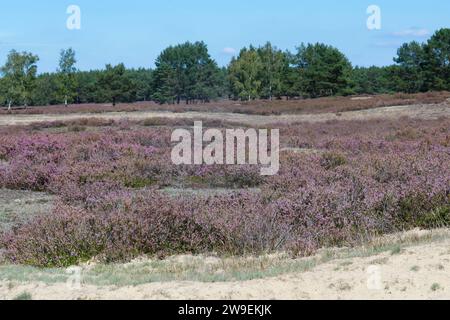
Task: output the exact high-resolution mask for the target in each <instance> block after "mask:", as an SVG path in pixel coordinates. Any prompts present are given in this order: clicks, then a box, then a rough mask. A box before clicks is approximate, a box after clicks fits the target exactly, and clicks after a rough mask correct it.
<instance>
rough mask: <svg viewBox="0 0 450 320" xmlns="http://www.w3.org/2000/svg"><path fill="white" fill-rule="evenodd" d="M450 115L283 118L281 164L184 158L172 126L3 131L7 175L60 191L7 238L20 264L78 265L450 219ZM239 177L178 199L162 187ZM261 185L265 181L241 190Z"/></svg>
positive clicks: (287, 246) (306, 241)
mask: <svg viewBox="0 0 450 320" xmlns="http://www.w3.org/2000/svg"><path fill="white" fill-rule="evenodd" d="M449 121H450V120H449V119H439V120H429V121H425V120H421V121H419V120H411V119H401V120H396V121H394V120H373V121H352V122H338V121H332V122H329V123H320V124H308V123H302V124H298V125H295V126H292V125H290V126H283V127H281V143H282V145H283V147H285V148H286V150H291V151H284V152H282V153H281V158H280V159H281V169H280V172H279V174H278V175H276V176H273V177H264V178H263V177H261V176H260V175H259V168H257V167H253V166H219V165H216V166H175V165H173V164H172V163H171V160H170V152H171V143H170V134H171V129H170V128H159V127H158V128H148V127H146V126H145V125H144V126H138V125H130V123H128V122H123V123H120V124H115V125H116V126H117V127H116V128H115V130H112V129H111V128H109V127H108V126H103V124H102V125H101V127H99V128H98V130H92V131H79V132H74V131H67V132H59V133H51V132H44V131H39V132H35V131H31V132H29V131H26V132H24V131H21V130H17V131H15V132H12V133H11V134H9V135H2V136H0V160H1V161H0V187H6V188H16V189H29V190H41V191H47V192H51V193H53V194H55V195H57V196H58V197H59V200H60V204H59V205H58V206H57V207H56V208H55V210H54V211H53V212H51V213H47V214H44V215H41V216H38V217H36V218H35V219H33V220H31V221H28V222H26V223H23V224H20V225H16V226H15V227H14V228H13V229H12V230H10V231H8V232H7V233H6V234H4V235H2V236H1V237H0V238H1V241H0V242H1V247H3V250H4V252H5V256H6V257H7V258H8V259H9V260H10V261H12V262H14V263H23V264H31V265H36V266H67V265H71V264H77V263H80V262H83V261H86V260H89V259H92V258H98V259H102V260H103V261H106V262H112V261H126V260H129V259H132V258H134V257H137V256H139V255H144V254H147V255H158V256H164V255H170V254H177V253H194V254H196V253H210V252H215V253H219V254H234V255H243V254H261V253H266V252H273V251H277V250H285V251H289V252H292V253H293V254H296V255H308V254H312V253H314V252H315V251H316V250H317V249H319V248H321V247H324V246H351V245H355V244H358V243H360V242H361V241H363V240H366V239H369V238H371V237H373V236H376V235H380V234H385V233H390V232H395V231H399V230H407V229H410V228H415V227H422V228H434V227H443V226H448V225H450V201H449V200H450V131H449V130H450V129H449V128H450V122H449ZM165 187H171V188H185V187H188V188H194V189H200V190H201V189H202V188H231V189H239V191H236V192H230V193H229V194H222V195H220V196H209V197H204V196H198V197H182V198H180V197H170V196H162V195H161V193H160V192H159V191H160V189H163V188H165ZM254 187H258V188H259V189H260V190H261V192H260V193H255V192H244V191H242V188H244V189H245V188H254Z"/></svg>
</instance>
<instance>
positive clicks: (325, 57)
mask: <svg viewBox="0 0 450 320" xmlns="http://www.w3.org/2000/svg"><path fill="white" fill-rule="evenodd" d="M294 66H295V68H296V69H297V72H298V74H299V85H300V88H299V89H300V90H301V92H299V94H300V95H306V96H308V97H312V98H316V97H323V96H331V95H335V94H344V93H347V90H348V88H349V85H350V81H351V71H352V65H351V64H350V62H349V60H348V59H347V57H346V56H345V55H344V54H343V53H341V52H340V51H339V50H338V49H336V48H334V47H332V46H328V45H325V44H322V43H316V44H308V45H305V44H302V45H300V46H299V47H298V48H297V54H296V55H295V60H294Z"/></svg>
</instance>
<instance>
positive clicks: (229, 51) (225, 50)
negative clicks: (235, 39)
mask: <svg viewBox="0 0 450 320" xmlns="http://www.w3.org/2000/svg"><path fill="white" fill-rule="evenodd" d="M222 53H225V54H229V55H233V54H236V53H237V50H236V49H235V48H231V47H226V48H223V50H222Z"/></svg>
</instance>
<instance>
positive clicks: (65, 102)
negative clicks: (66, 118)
mask: <svg viewBox="0 0 450 320" xmlns="http://www.w3.org/2000/svg"><path fill="white" fill-rule="evenodd" d="M64 106H65V107H66V108H67V107H68V104H67V97H65V98H64Z"/></svg>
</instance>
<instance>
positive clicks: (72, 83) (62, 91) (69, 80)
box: [58, 48, 77, 106]
mask: <svg viewBox="0 0 450 320" xmlns="http://www.w3.org/2000/svg"><path fill="white" fill-rule="evenodd" d="M76 63H77V60H76V58H75V51H74V50H73V49H72V48H69V49H67V50H61V53H60V58H59V68H58V75H59V78H60V81H59V83H58V84H59V86H58V87H59V90H58V92H59V95H60V97H61V98H62V99H63V100H64V104H65V105H66V106H67V105H68V102H69V101H72V100H73V99H74V98H75V96H76V88H77V78H76V77H75V73H76V72H77V69H76V68H75V64H76Z"/></svg>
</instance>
